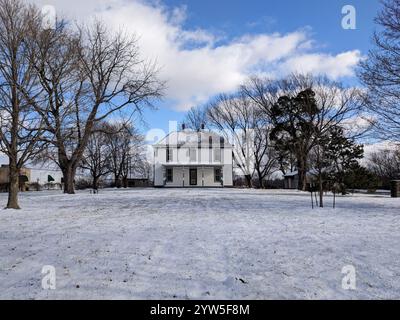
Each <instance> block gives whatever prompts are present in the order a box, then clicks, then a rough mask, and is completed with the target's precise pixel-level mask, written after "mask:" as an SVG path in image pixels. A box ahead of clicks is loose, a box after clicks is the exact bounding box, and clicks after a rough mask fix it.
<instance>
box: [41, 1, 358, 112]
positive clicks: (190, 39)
mask: <svg viewBox="0 0 400 320" xmlns="http://www.w3.org/2000/svg"><path fill="white" fill-rule="evenodd" d="M34 2H35V3H36V4H38V5H45V4H51V5H54V6H55V7H56V9H57V11H58V12H59V13H61V14H64V15H67V16H69V17H77V18H78V19H85V20H86V21H87V20H88V18H89V17H91V16H97V17H101V18H103V19H104V20H105V21H106V22H107V23H108V24H109V25H110V26H112V27H115V28H120V27H121V26H123V27H124V28H126V29H127V30H128V31H131V32H135V33H136V34H137V35H138V36H139V37H140V46H141V49H142V51H143V54H144V56H145V57H147V58H150V59H152V60H153V59H156V60H157V62H158V63H159V64H160V66H161V67H162V74H161V75H162V77H163V78H164V79H166V80H167V81H168V92H167V99H171V100H173V101H176V109H178V110H185V109H188V108H190V107H192V106H193V105H196V104H198V103H203V102H205V101H206V100H207V99H208V98H209V97H211V96H213V95H215V94H217V93H220V92H223V91H230V90H234V89H235V88H236V87H237V86H238V85H239V84H240V83H241V82H242V81H243V80H244V79H245V78H246V77H247V76H248V75H249V74H250V73H252V72H258V73H268V74H272V75H279V76H280V75H282V74H285V73H289V72H292V71H304V72H313V73H323V74H327V75H328V76H329V77H331V78H333V79H337V78H340V77H349V76H352V75H353V68H354V67H355V65H356V64H357V63H358V61H359V60H360V58H361V54H360V52H359V51H357V50H356V51H349V52H344V53H341V54H338V55H330V54H320V53H315V52H312V51H313V41H312V39H311V38H310V35H309V33H308V31H307V30H300V31H294V32H292V33H289V34H285V35H282V34H258V35H243V36H242V37H240V38H236V39H231V40H229V39H223V41H221V39H219V37H218V36H217V35H216V34H214V33H211V32H209V31H207V30H203V29H196V30H188V29H187V28H185V27H184V22H185V21H186V19H187V16H186V8H185V7H176V8H167V7H166V6H165V5H163V4H162V2H159V1H156V2H154V1H153V2H149V1H144V0H130V1H128V0H85V1H82V0H35V1H34Z"/></svg>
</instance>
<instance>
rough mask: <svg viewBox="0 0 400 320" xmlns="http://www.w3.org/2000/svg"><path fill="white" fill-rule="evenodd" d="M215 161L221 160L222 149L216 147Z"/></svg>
mask: <svg viewBox="0 0 400 320" xmlns="http://www.w3.org/2000/svg"><path fill="white" fill-rule="evenodd" d="M214 162H221V149H214Z"/></svg>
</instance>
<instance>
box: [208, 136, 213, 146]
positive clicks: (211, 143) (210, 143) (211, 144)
mask: <svg viewBox="0 0 400 320" xmlns="http://www.w3.org/2000/svg"><path fill="white" fill-rule="evenodd" d="M208 145H209V148H210V149H212V147H213V138H212V136H210V137H209V138H208Z"/></svg>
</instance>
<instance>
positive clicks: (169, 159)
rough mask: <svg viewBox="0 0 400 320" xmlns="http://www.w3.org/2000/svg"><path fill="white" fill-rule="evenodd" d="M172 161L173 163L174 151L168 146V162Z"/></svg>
mask: <svg viewBox="0 0 400 320" xmlns="http://www.w3.org/2000/svg"><path fill="white" fill-rule="evenodd" d="M172 161H173V153H172V149H171V148H170V147H169V146H168V147H167V162H172Z"/></svg>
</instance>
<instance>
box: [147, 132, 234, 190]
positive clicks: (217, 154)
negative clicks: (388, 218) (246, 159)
mask: <svg viewBox="0 0 400 320" xmlns="http://www.w3.org/2000/svg"><path fill="white" fill-rule="evenodd" d="M153 147H154V186H155V187H183V188H185V187H189V188H190V187H207V188H208V187H232V186H233V157H232V151H233V147H232V145H231V144H229V143H228V142H227V141H226V140H225V139H224V138H223V137H221V136H219V135H217V134H215V133H211V132H205V131H204V130H203V131H199V132H197V131H192V130H187V129H186V130H185V129H183V130H182V131H179V132H172V133H171V134H169V135H168V136H167V137H165V138H164V139H163V140H161V141H160V142H159V143H157V144H156V145H154V146H153Z"/></svg>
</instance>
